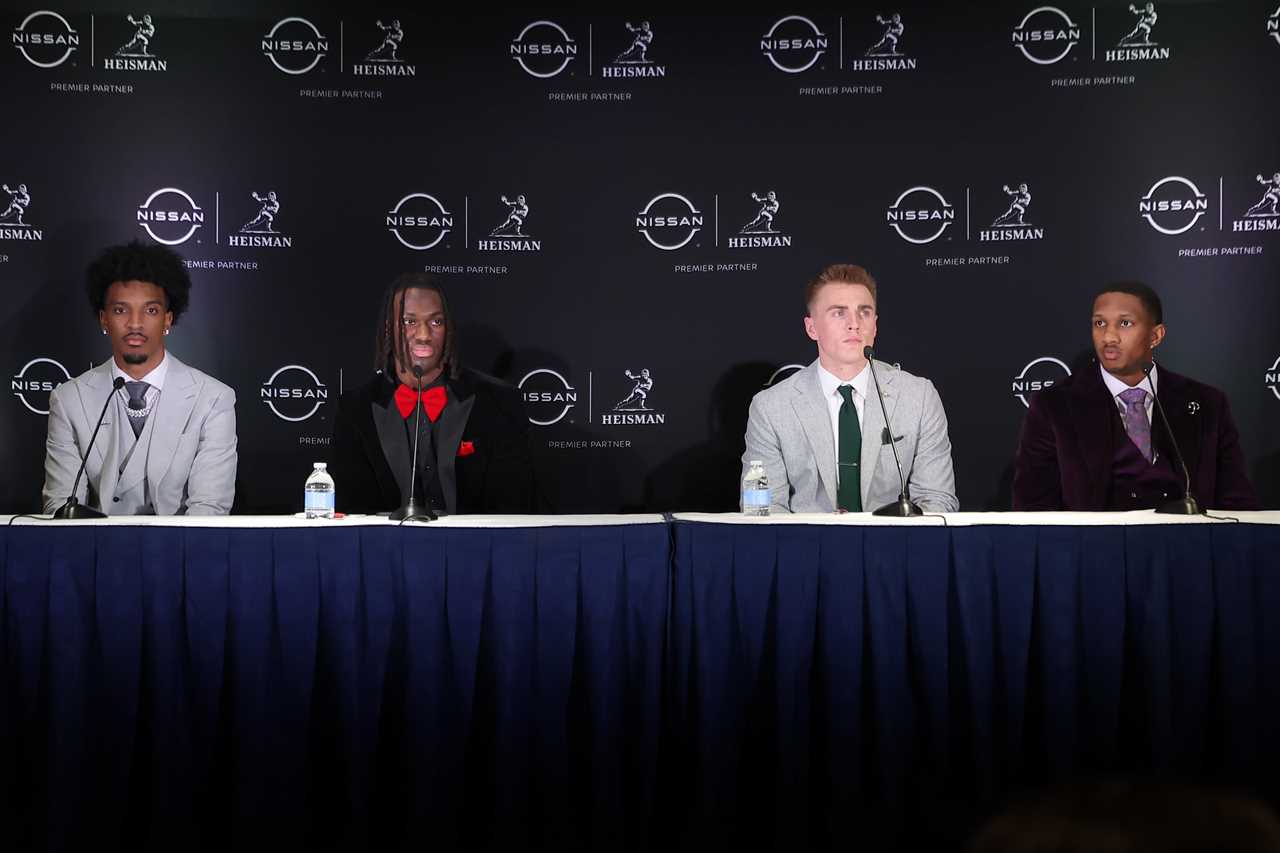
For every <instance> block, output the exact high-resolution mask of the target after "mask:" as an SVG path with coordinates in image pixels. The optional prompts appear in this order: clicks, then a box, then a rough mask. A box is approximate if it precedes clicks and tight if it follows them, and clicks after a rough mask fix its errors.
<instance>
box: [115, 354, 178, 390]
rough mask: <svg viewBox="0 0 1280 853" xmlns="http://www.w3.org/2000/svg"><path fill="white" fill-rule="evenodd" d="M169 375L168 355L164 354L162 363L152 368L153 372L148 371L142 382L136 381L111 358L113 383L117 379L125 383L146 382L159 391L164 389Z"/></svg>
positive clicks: (161, 359)
mask: <svg viewBox="0 0 1280 853" xmlns="http://www.w3.org/2000/svg"><path fill="white" fill-rule="evenodd" d="M167 375H169V357H168V355H167V354H162V355H161V357H160V363H159V364H157V365H156V366H155V367H153V368H151V370H150V371H148V372H147V374H146V375H145V376H143V377H142V379H140V380H135V379H134V378H133V377H132V376H130V375H129V374H127V373H125V372H124V371H123V370H121V369H120V365H118V364H116V359H115V356H112V357H111V379H112V381H115V379H116V378H117V377H118V378H120V379H123V380H124V381H125V382H135V381H140V382H145V383H147V384H148V385H150V386H151V387H152V388H154V389H156V390H157V391H159V390H161V389H162V388H164V378H165V377H166V376H167Z"/></svg>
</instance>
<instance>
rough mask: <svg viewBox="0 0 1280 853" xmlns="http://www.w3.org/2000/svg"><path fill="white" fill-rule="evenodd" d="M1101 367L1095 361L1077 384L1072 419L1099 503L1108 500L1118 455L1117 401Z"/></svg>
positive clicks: (1073, 391) (1074, 391)
mask: <svg viewBox="0 0 1280 853" xmlns="http://www.w3.org/2000/svg"><path fill="white" fill-rule="evenodd" d="M1100 370H1101V368H1100V367H1099V366H1098V364H1097V363H1096V362H1091V363H1090V364H1089V366H1088V367H1087V368H1085V369H1084V370H1083V371H1081V376H1080V380H1081V381H1080V382H1079V383H1078V384H1075V383H1073V387H1072V394H1071V398H1072V400H1071V402H1072V405H1071V420H1072V424H1073V425H1074V427H1075V433H1076V440H1077V448H1076V449H1077V451H1078V452H1079V454H1080V458H1082V459H1083V460H1084V464H1085V468H1086V470H1087V471H1088V473H1089V483H1090V484H1091V485H1092V487H1093V491H1094V494H1095V496H1096V497H1097V499H1098V503H1099V504H1102V503H1105V501H1106V494H1107V489H1108V488H1109V487H1110V485H1111V462H1112V459H1113V457H1114V456H1115V452H1116V446H1115V438H1116V430H1115V421H1116V419H1117V418H1118V417H1119V415H1118V414H1117V410H1116V405H1115V402H1114V401H1113V399H1112V397H1111V394H1110V393H1109V392H1108V391H1107V386H1106V385H1104V384H1103V382H1102V374H1101V373H1100V372H1099V371H1100Z"/></svg>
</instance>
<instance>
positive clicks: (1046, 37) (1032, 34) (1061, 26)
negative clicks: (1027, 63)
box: [1013, 6, 1080, 65]
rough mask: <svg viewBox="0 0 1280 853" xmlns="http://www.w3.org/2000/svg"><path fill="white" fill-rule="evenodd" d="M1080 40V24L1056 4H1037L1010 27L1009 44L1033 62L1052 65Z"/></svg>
mask: <svg viewBox="0 0 1280 853" xmlns="http://www.w3.org/2000/svg"><path fill="white" fill-rule="evenodd" d="M1079 42H1080V26H1079V25H1078V24H1076V23H1075V22H1074V21H1072V20H1071V17H1070V16H1069V15H1068V14H1067V13H1066V12H1064V11H1062V10H1061V9H1059V8H1057V7H1056V6H1038V7H1036V8H1035V9H1032V10H1031V11H1030V12H1028V13H1027V14H1026V15H1025V16H1024V17H1023V19H1022V23H1020V24H1018V26H1016V27H1014V28H1013V46H1014V47H1016V48H1017V49H1018V50H1020V51H1021V52H1022V55H1023V56H1025V57H1026V58H1027V59H1029V60H1031V61H1032V62H1034V63H1035V64H1036V65H1053V64H1054V63H1055V62H1058V61H1060V60H1062V59H1063V58H1065V57H1066V55H1067V54H1068V53H1070V52H1071V48H1073V47H1075V46H1076V45H1077V44H1079Z"/></svg>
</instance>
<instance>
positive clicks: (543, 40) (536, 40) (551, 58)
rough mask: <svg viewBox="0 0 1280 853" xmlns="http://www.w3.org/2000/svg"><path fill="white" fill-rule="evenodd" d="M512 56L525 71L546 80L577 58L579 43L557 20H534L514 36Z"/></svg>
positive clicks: (511, 46) (511, 47) (511, 48)
mask: <svg viewBox="0 0 1280 853" xmlns="http://www.w3.org/2000/svg"><path fill="white" fill-rule="evenodd" d="M510 56H511V58H512V59H514V60H515V61H516V64H517V65H519V66H520V67H521V68H522V69H524V72H525V73H526V74H530V75H532V76H534V77H541V78H543V79H546V78H548V77H554V76H556V75H557V74H559V73H560V72H561V71H564V70H565V69H566V68H568V67H569V63H570V62H573V60H575V59H577V58H578V45H577V44H576V43H575V42H574V40H573V39H572V38H570V37H569V34H568V33H567V32H565V31H564V27H562V26H560V25H559V24H557V23H556V22H555V21H534V22H533V23H532V24H529V25H528V26H526V27H525V28H524V29H523V30H521V31H520V35H518V36H516V37H515V38H514V39H512V41H511V45H510Z"/></svg>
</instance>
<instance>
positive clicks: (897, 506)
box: [862, 347, 924, 518]
mask: <svg viewBox="0 0 1280 853" xmlns="http://www.w3.org/2000/svg"><path fill="white" fill-rule="evenodd" d="M862 354H863V355H864V356H865V357H866V359H867V367H869V368H871V379H872V380H873V381H874V382H875V385H876V396H877V397H879V398H880V412H881V414H883V415H884V428H885V432H886V433H887V434H888V436H889V449H890V450H892V451H893V464H894V465H896V466H897V467H898V482H899V483H900V484H901V485H902V491H900V492H898V499H897V500H896V501H894V502H893V503H891V504H885V505H884V506H882V507H880V508H879V509H878V510H876V511H875V512H873V513H871V514H872V515H888V516H894V517H896V518H910V517H912V516H916V515H924V513H923V512H922V511H921V510H920V507H918V506H916V505H915V504H914V503H912V502H911V488H910V487H909V486H908V485H907V478H906V477H904V476H903V475H902V460H901V459H899V458H898V444H897V442H895V441H894V440H893V427H891V426H890V425H889V410H888V409H887V408H886V407H885V405H884V394H883V393H882V392H881V391H880V378H879V377H878V376H876V366H875V357H876V352H875V350H873V349H872V348H871V347H863V348H862Z"/></svg>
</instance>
